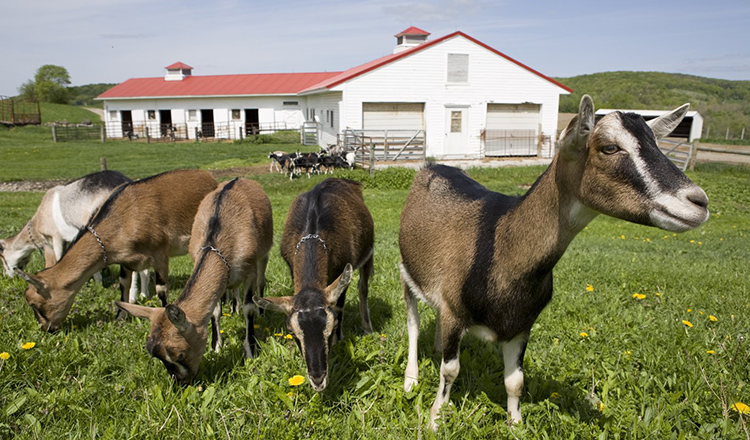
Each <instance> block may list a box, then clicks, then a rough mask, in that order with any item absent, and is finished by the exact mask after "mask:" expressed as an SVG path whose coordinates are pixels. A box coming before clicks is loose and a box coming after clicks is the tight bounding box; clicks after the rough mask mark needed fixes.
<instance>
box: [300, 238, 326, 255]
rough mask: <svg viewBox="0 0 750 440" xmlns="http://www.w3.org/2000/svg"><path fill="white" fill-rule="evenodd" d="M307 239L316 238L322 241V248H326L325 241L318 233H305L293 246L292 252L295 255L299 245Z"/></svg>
mask: <svg viewBox="0 0 750 440" xmlns="http://www.w3.org/2000/svg"><path fill="white" fill-rule="evenodd" d="M307 240H318V241H320V242H321V243H323V249H325V250H328V247H326V242H325V240H323V239H322V238H320V235H318V234H307V235H305V236H304V237H302V239H301V240H300V241H299V243H297V246H296V247H295V248H294V254H295V255H297V252H298V251H299V247H300V246H302V243H304V242H306V241H307Z"/></svg>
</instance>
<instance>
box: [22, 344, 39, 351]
mask: <svg viewBox="0 0 750 440" xmlns="http://www.w3.org/2000/svg"><path fill="white" fill-rule="evenodd" d="M35 346H36V342H27V343H25V344H23V345H22V346H21V348H23V349H24V350H31V349H32V348H34V347H35Z"/></svg>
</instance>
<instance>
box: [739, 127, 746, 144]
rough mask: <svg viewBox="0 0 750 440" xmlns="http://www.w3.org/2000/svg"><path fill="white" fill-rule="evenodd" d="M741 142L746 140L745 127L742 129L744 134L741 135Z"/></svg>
mask: <svg viewBox="0 0 750 440" xmlns="http://www.w3.org/2000/svg"><path fill="white" fill-rule="evenodd" d="M740 140H741V141H744V140H745V127H742V134H741V135H740Z"/></svg>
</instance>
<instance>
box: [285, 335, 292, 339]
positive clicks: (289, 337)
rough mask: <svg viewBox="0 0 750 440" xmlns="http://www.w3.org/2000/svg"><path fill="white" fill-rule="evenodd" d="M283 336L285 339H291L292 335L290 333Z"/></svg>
mask: <svg viewBox="0 0 750 440" xmlns="http://www.w3.org/2000/svg"><path fill="white" fill-rule="evenodd" d="M284 338H286V339H292V338H293V336H292V335H286V336H284Z"/></svg>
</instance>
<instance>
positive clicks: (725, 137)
mask: <svg viewBox="0 0 750 440" xmlns="http://www.w3.org/2000/svg"><path fill="white" fill-rule="evenodd" d="M724 139H729V127H727V134H726V135H725V136H724Z"/></svg>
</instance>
